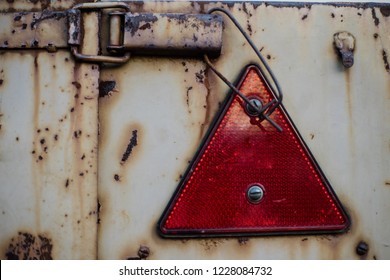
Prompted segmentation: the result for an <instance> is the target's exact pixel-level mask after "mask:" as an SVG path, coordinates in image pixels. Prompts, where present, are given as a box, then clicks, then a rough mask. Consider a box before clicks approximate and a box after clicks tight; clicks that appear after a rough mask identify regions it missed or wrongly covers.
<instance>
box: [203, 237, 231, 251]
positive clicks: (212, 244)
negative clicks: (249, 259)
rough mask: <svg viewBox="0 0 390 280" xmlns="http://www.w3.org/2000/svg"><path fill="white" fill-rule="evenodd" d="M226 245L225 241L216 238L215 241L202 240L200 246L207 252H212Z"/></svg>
mask: <svg viewBox="0 0 390 280" xmlns="http://www.w3.org/2000/svg"><path fill="white" fill-rule="evenodd" d="M223 243H225V239H220V238H215V239H201V240H200V242H199V244H200V245H201V246H202V247H203V249H204V250H205V251H212V250H215V249H216V248H218V246H219V245H222V244H223Z"/></svg>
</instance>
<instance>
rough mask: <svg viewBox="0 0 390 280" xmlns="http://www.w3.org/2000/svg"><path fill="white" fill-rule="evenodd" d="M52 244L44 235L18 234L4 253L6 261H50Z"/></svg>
mask: <svg viewBox="0 0 390 280" xmlns="http://www.w3.org/2000/svg"><path fill="white" fill-rule="evenodd" d="M52 249H53V244H52V241H51V239H50V238H48V237H47V236H46V235H45V234H38V235H37V236H35V235H33V234H31V233H28V232H18V234H17V235H16V236H15V237H13V238H11V241H10V243H9V245H8V248H7V249H6V252H5V258H6V259H8V260H52V259H53V257H52Z"/></svg>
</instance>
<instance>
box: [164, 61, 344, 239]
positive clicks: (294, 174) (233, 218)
mask: <svg viewBox="0 0 390 280" xmlns="http://www.w3.org/2000/svg"><path fill="white" fill-rule="evenodd" d="M237 87H238V88H239V90H240V91H241V92H242V93H243V94H244V95H246V96H247V97H248V98H249V99H252V98H257V99H258V100H261V102H262V104H267V103H268V102H270V101H272V100H273V99H275V98H276V97H275V95H274V93H273V92H272V91H271V89H270V87H269V86H268V84H267V82H266V80H265V79H264V77H263V75H262V74H261V71H260V70H259V68H258V67H257V66H253V65H251V66H249V67H248V68H247V69H246V71H245V73H244V75H243V78H242V79H241V81H240V82H239V84H238V86H237ZM245 105H246V104H245V103H244V102H243V101H242V100H241V99H239V97H238V96H237V95H235V94H231V95H230V97H229V98H228V100H227V101H226V103H225V106H224V108H223V109H222V111H221V113H220V115H219V116H218V117H217V120H216V121H215V123H214V125H213V127H212V129H210V131H209V133H208V135H207V136H206V137H205V140H204V142H203V144H202V146H201V148H200V149H199V151H198V153H197V155H196V156H195V158H194V160H193V161H192V163H191V165H190V167H189V168H188V170H187V173H186V175H185V176H184V177H183V180H182V182H181V183H180V185H179V187H178V189H177V190H176V193H175V194H174V196H173V197H172V199H171V201H170V203H169V205H168V206H167V208H166V210H165V212H164V214H163V215H162V217H161V219H160V221H159V225H158V228H159V232H160V234H161V235H162V236H165V237H189V236H192V237H205V236H226V235H227V236H232V235H248V236H249V235H275V234H310V233H311V234H313V233H331V232H332V233H334V232H342V231H345V230H346V229H347V228H348V227H349V218H348V216H347V214H346V213H345V211H344V209H343V207H342V205H341V204H340V202H339V200H338V199H337V197H336V195H335V193H334V192H333V190H332V188H331V186H330V185H329V183H328V181H327V180H326V178H325V176H324V174H323V173H322V172H321V170H320V168H319V166H318V164H317V163H316V161H315V159H314V157H313V156H312V154H311V153H310V151H309V150H308V148H307V146H306V145H305V143H304V142H303V140H302V138H301V137H300V135H299V133H298V131H297V130H296V128H295V126H294V125H293V123H292V121H291V119H290V117H289V116H288V114H287V112H286V110H285V109H284V108H283V106H280V107H278V108H277V109H276V110H275V111H274V112H273V114H272V115H271V116H270V118H271V119H272V120H273V121H274V122H275V123H277V124H278V125H279V126H280V127H281V128H282V129H283V131H282V132H279V131H277V129H276V128H275V127H274V126H272V125H271V124H270V123H269V122H268V121H267V120H263V121H260V120H259V118H258V117H251V116H250V114H248V113H247V111H246V110H245Z"/></svg>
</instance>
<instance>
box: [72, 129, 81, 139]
mask: <svg viewBox="0 0 390 280" xmlns="http://www.w3.org/2000/svg"><path fill="white" fill-rule="evenodd" d="M81 134H82V132H81V130H77V131H74V132H73V136H74V138H80V136H81Z"/></svg>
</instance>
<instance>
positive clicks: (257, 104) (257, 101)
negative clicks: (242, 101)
mask: <svg viewBox="0 0 390 280" xmlns="http://www.w3.org/2000/svg"><path fill="white" fill-rule="evenodd" d="M250 103H251V104H252V105H253V106H255V107H256V108H257V109H258V110H261V109H262V108H263V104H262V103H261V100H260V99H257V98H252V99H250ZM245 111H246V113H247V114H248V115H249V116H251V117H257V116H258V115H259V113H258V112H257V111H256V110H255V109H254V108H253V107H252V106H250V105H249V104H246V106H245Z"/></svg>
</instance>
